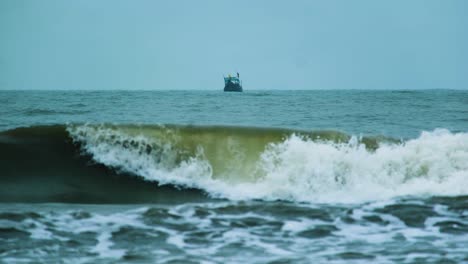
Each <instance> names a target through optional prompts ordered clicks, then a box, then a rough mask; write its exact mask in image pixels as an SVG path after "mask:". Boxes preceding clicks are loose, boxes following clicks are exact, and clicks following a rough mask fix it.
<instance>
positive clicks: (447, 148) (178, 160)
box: [67, 126, 468, 202]
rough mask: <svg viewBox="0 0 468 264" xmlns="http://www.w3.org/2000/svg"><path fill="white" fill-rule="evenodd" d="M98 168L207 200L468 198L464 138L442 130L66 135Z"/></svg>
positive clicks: (78, 131) (120, 129) (122, 129)
mask: <svg viewBox="0 0 468 264" xmlns="http://www.w3.org/2000/svg"><path fill="white" fill-rule="evenodd" d="M67 130H68V132H69V133H70V135H71V137H72V138H73V139H74V140H75V141H76V142H79V143H80V144H81V145H82V147H83V150H84V151H86V153H88V154H90V155H92V156H93V158H94V160H95V161H97V162H99V163H102V164H105V165H107V166H111V167H114V168H117V169H119V170H122V171H125V172H131V173H133V174H136V175H139V176H140V177H143V178H144V179H145V180H147V181H155V182H158V183H159V184H172V185H177V186H185V187H194V188H199V189H202V190H204V191H206V192H207V193H208V194H209V195H210V196H212V197H219V198H228V199H233V200H243V199H265V200H278V199H280V200H290V201H300V202H358V201H365V200H375V199H385V198H391V197H395V196H402V195H459V194H468V189H467V188H466V187H464V186H467V184H468V162H466V161H467V160H468V134H467V133H450V132H449V131H447V130H444V129H439V130H435V131H433V132H423V133H422V134H421V136H420V137H418V138H416V139H412V140H409V141H406V142H402V143H391V142H385V141H383V142H379V144H378V145H375V146H374V148H369V147H366V145H365V144H364V140H362V139H358V138H356V137H349V136H346V135H343V134H340V133H338V132H333V133H325V134H322V135H321V136H317V135H314V136H310V135H304V134H300V133H294V132H291V131H276V130H267V129H265V130H249V129H233V128H200V127H185V128H184V127H164V126H160V127H159V126H158V127H141V126H140V127H136V126H69V127H68V129H67Z"/></svg>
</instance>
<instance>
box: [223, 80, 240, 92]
mask: <svg viewBox="0 0 468 264" xmlns="http://www.w3.org/2000/svg"><path fill="white" fill-rule="evenodd" d="M224 91H225V92H242V86H241V85H240V84H238V83H232V82H228V83H226V85H225V86H224Z"/></svg>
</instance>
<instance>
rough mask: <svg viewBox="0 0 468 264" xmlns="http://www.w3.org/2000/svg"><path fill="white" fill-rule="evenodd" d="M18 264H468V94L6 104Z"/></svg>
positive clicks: (3, 156) (130, 95)
mask: <svg viewBox="0 0 468 264" xmlns="http://www.w3.org/2000/svg"><path fill="white" fill-rule="evenodd" d="M0 106H1V107H0V262H2V263H30V262H35V263H36V262H39V263H369V262H374V263H464V262H465V263H468V91H462V90H394V91H381V90H329V91H322V90H314V91H294V90H293V91H250V90H247V91H245V92H243V93H224V92H222V91H0Z"/></svg>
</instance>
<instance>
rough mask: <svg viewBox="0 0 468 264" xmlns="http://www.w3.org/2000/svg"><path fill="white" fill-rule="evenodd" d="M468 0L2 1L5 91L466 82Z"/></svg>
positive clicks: (0, 53)
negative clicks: (229, 83) (238, 82)
mask: <svg viewBox="0 0 468 264" xmlns="http://www.w3.org/2000/svg"><path fill="white" fill-rule="evenodd" d="M467 50H468V1H466V0H459V1H457V0H438V1H431V0H411V1H407V0H401V1H395V0H392V1H376V0H368V1H367V0H366V1H356V0H355V1H350V0H342V1H339V0H331V1H325V0H323V1H314V0H304V1H299V0H294V1H286V0H281V1H270V0H268V1H267V0H265V1H260V0H237V1H223V0H212V1H206V0H199V1H193V0H186V1H182V0H165V1H157V0H154V1H153V0H151V1H144V0H138V1H130V0H128V1H116V0H98V1H95V0H84V1H79V0H74V1H63V0H56V1H55V0H41V1H35V0H0V89H75V90H76V89H132V90H140V89H162V90H170V89H205V90H221V89H222V88H223V85H224V83H223V79H222V77H223V74H228V73H235V72H236V71H238V72H239V73H240V76H241V79H242V80H243V83H244V89H246V90H252V89H255V90H259V89H430V88H450V89H468V51H467Z"/></svg>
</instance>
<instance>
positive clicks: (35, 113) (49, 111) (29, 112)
mask: <svg viewBox="0 0 468 264" xmlns="http://www.w3.org/2000/svg"><path fill="white" fill-rule="evenodd" d="M86 113H90V111H88V110H70V111H57V110H53V109H42V108H34V109H26V110H24V111H23V114H25V115H27V116H42V115H80V114H86Z"/></svg>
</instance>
